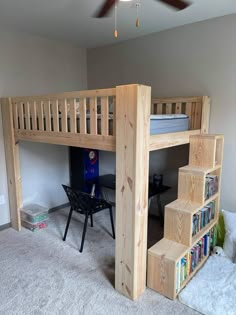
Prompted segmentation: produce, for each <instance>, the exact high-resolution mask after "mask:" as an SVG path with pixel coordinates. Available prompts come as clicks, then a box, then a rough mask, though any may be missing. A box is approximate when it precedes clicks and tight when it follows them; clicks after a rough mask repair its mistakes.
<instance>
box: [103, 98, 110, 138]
mask: <svg viewBox="0 0 236 315" xmlns="http://www.w3.org/2000/svg"><path fill="white" fill-rule="evenodd" d="M101 114H102V117H101V119H102V121H101V134H102V135H103V136H108V135H109V100H108V96H103V97H102V98H101Z"/></svg>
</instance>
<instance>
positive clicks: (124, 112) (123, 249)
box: [115, 85, 151, 300]
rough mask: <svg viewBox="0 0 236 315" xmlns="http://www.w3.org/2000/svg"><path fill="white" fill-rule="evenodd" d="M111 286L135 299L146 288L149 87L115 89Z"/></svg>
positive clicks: (135, 86)
mask: <svg viewBox="0 0 236 315" xmlns="http://www.w3.org/2000/svg"><path fill="white" fill-rule="evenodd" d="M116 100H117V106H116V170H117V173H116V267H115V269H116V270H115V287H116V289H117V290H118V291H119V292H120V293H122V294H124V295H125V296H127V297H129V298H130V299H133V300H134V299H136V298H138V297H139V296H140V295H141V294H142V293H143V291H144V290H145V287H146V259H147V215H148V173H149V138H150V130H149V128H150V104H151V88H150V87H147V86H142V85H125V86H118V87H117V88H116Z"/></svg>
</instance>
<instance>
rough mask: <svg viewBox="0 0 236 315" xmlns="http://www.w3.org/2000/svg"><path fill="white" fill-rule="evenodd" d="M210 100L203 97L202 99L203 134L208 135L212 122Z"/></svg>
mask: <svg viewBox="0 0 236 315" xmlns="http://www.w3.org/2000/svg"><path fill="white" fill-rule="evenodd" d="M210 107H211V106H210V98H209V97H208V96H203V98H202V121H201V133H208V130H209V122H210Z"/></svg>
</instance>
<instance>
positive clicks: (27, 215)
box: [20, 204, 48, 223]
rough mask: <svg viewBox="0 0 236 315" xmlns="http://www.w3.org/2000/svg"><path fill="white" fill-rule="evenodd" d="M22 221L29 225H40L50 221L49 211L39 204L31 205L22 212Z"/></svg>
mask: <svg viewBox="0 0 236 315" xmlns="http://www.w3.org/2000/svg"><path fill="white" fill-rule="evenodd" d="M20 212H21V220H22V221H26V222H28V223H39V222H41V221H45V220H47V219H48V209H47V208H45V207H42V206H40V205H37V204H29V205H26V206H24V207H23V208H22V209H21V210H20Z"/></svg>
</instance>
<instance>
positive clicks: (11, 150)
mask: <svg viewBox="0 0 236 315" xmlns="http://www.w3.org/2000/svg"><path fill="white" fill-rule="evenodd" d="M1 107H2V124H3V136H4V146H5V155H6V166H7V183H8V196H9V206H10V217H11V226H12V227H13V228H14V229H15V230H18V231H20V229H21V221H20V213H19V210H20V207H21V206H22V196H21V178H20V161H19V145H18V144H16V143H15V136H14V126H13V110H12V102H11V99H8V98H3V99H1Z"/></svg>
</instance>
